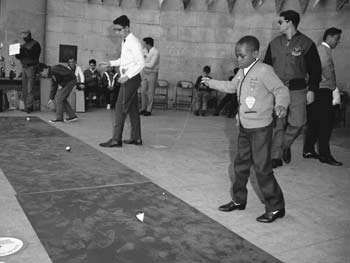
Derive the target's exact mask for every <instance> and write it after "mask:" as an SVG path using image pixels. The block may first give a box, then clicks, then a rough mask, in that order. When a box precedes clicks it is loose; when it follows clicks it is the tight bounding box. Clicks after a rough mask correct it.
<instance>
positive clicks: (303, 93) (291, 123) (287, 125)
mask: <svg viewBox="0 0 350 263" xmlns="http://www.w3.org/2000/svg"><path fill="white" fill-rule="evenodd" d="M299 22H300V15H299V14H298V13H297V12H295V11H293V10H287V11H284V12H282V13H281V14H280V16H279V19H278V25H279V29H280V33H281V35H280V36H278V37H276V38H275V39H273V40H272V41H271V42H270V43H269V46H268V48H267V51H266V55H265V59H264V62H265V63H266V64H269V65H271V66H272V67H273V69H274V70H275V72H276V74H277V76H278V77H279V78H280V79H281V80H282V81H283V82H284V84H285V85H286V86H287V87H288V88H289V92H290V99H291V103H290V105H289V108H288V115H287V116H286V117H285V118H276V119H275V129H274V138H273V144H272V154H271V159H272V166H273V168H277V167H279V166H282V165H283V162H282V159H283V161H284V162H285V163H290V161H291V150H290V147H291V146H292V144H293V142H294V140H295V139H296V138H297V137H298V135H299V134H300V133H301V132H302V130H303V128H304V126H305V124H306V105H307V104H311V103H312V102H313V101H314V96H315V95H314V93H315V91H316V90H318V88H319V83H320V81H321V71H322V70H321V62H320V57H319V54H318V51H317V48H316V45H315V43H314V42H313V41H312V40H311V39H310V38H308V37H307V36H305V35H304V34H302V33H301V32H299V31H298V29H297V28H298V25H299Z"/></svg>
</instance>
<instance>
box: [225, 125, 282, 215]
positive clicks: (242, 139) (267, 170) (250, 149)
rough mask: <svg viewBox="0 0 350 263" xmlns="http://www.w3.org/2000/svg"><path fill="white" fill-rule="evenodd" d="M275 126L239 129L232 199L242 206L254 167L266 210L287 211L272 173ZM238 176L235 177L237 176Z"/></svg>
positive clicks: (232, 176) (245, 200)
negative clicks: (251, 170)
mask: <svg viewBox="0 0 350 263" xmlns="http://www.w3.org/2000/svg"><path fill="white" fill-rule="evenodd" d="M272 129H273V128H272V124H270V125H269V126H266V127H263V128H256V129H245V128H243V127H242V126H240V128H239V134H238V142H237V146H238V150H237V156H236V159H235V161H234V170H235V174H232V175H231V180H232V181H233V184H232V189H231V190H232V192H231V193H232V199H233V200H234V201H235V202H237V203H240V204H244V203H246V202H247V195H248V190H247V187H246V186H247V182H248V178H249V175H250V168H251V166H253V167H254V170H255V173H256V178H257V183H258V186H259V188H260V191H261V193H262V195H263V197H264V202H265V207H266V211H268V212H271V211H275V210H277V209H282V208H284V205H285V203H284V197H283V193H282V190H281V188H280V186H279V185H278V183H277V181H276V179H275V177H274V175H273V171H272V164H271V147H272ZM234 176H235V177H234Z"/></svg>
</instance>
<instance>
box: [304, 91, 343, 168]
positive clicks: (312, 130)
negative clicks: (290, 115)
mask: <svg viewBox="0 0 350 263" xmlns="http://www.w3.org/2000/svg"><path fill="white" fill-rule="evenodd" d="M332 100H333V94H332V90H330V89H325V88H324V89H319V90H318V91H317V92H316V94H315V102H314V103H312V104H311V105H309V106H308V107H307V130H306V134H305V141H304V150H303V156H304V158H318V159H319V160H320V161H321V162H323V163H328V164H330V165H337V166H339V165H342V163H341V162H338V161H336V160H335V159H334V158H333V156H332V154H331V150H330V147H329V141H330V138H331V134H332V129H333V121H334V108H333V104H332ZM316 143H317V144H318V154H317V153H316V151H315V146H316Z"/></svg>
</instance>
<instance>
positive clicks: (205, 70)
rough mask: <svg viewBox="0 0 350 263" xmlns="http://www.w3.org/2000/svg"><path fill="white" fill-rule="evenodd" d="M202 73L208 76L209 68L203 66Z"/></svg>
mask: <svg viewBox="0 0 350 263" xmlns="http://www.w3.org/2000/svg"><path fill="white" fill-rule="evenodd" d="M203 72H205V73H207V74H209V73H210V67H209V66H204V67H203Z"/></svg>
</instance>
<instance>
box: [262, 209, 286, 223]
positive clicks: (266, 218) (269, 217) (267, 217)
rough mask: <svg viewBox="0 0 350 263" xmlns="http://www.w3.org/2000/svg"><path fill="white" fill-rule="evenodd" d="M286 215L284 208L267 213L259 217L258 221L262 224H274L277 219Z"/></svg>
mask: <svg viewBox="0 0 350 263" xmlns="http://www.w3.org/2000/svg"><path fill="white" fill-rule="evenodd" d="M285 213H286V210H285V209H284V208H282V209H279V210H276V211H273V212H266V213H265V214H263V215H261V216H259V217H258V218H257V219H256V221H258V222H261V223H272V222H273V221H275V220H276V219H277V218H282V217H284V215H285Z"/></svg>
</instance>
